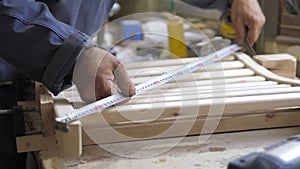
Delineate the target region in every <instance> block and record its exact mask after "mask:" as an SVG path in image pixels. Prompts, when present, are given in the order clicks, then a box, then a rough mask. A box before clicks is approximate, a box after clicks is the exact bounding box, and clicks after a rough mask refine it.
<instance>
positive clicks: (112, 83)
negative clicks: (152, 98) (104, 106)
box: [95, 52, 135, 100]
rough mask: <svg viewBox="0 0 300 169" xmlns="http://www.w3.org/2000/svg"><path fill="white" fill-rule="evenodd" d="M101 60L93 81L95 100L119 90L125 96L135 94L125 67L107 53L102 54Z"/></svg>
mask: <svg viewBox="0 0 300 169" xmlns="http://www.w3.org/2000/svg"><path fill="white" fill-rule="evenodd" d="M102 57H103V59H102V60H101V63H100V64H99V68H98V71H97V75H96V79H95V92H96V99H97V100H99V99H102V98H105V97H108V96H110V95H112V94H116V93H117V92H118V90H120V91H121V92H122V93H123V94H125V95H126V96H133V95H134V94H135V87H134V85H133V83H132V82H131V80H130V78H129V76H128V74H127V71H126V69H125V67H124V66H123V65H122V64H121V62H120V61H119V60H118V59H116V58H115V57H114V56H113V55H111V54H109V53H107V52H106V53H105V54H103V53H102Z"/></svg>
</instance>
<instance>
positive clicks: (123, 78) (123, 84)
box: [114, 62, 136, 96]
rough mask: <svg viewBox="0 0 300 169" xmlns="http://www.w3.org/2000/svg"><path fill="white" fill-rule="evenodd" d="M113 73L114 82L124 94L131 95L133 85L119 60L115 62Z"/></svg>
mask: <svg viewBox="0 0 300 169" xmlns="http://www.w3.org/2000/svg"><path fill="white" fill-rule="evenodd" d="M114 75H115V79H116V83H117V85H118V87H119V89H120V90H121V92H122V93H124V94H125V95H126V96H133V95H134V94H135V91H136V89H135V86H134V84H133V83H132V81H131V80H130V78H129V76H128V74H127V71H126V70H125V68H124V66H123V65H122V64H121V63H120V62H118V63H116V69H115V72H114Z"/></svg>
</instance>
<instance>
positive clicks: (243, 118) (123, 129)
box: [83, 109, 300, 145]
mask: <svg viewBox="0 0 300 169" xmlns="http://www.w3.org/2000/svg"><path fill="white" fill-rule="evenodd" d="M299 112H300V111H299V109H292V110H279V111H270V112H264V113H257V114H252V115H243V114H241V115H234V116H227V117H223V118H222V119H220V118H208V119H205V118H197V119H196V120H183V121H176V122H174V121H171V120H170V121H166V122H152V123H140V124H139V123H136V124H135V125H132V124H130V125H118V126H113V129H114V130H115V131H117V132H120V133H122V134H123V135H124V136H128V137H118V136H116V135H112V134H111V132H112V131H111V128H103V127H101V126H94V128H89V129H86V130H85V131H86V132H87V134H86V135H84V137H83V144H84V145H91V144H95V143H97V144H105V143H113V142H123V141H134V140H146V139H155V138H164V137H173V136H174V133H176V136H185V135H187V134H188V135H195V134H199V133H201V134H208V133H212V132H213V133H220V132H229V131H230V132H232V131H244V130H253V129H267V128H274V127H287V126H299V125H300V121H299V120H298V119H299V118H300V113H299ZM219 120H220V121H219ZM216 122H219V123H218V125H217V128H216V129H215V130H214V128H209V127H208V126H206V127H208V129H205V128H203V127H204V124H205V123H206V124H210V123H211V124H215V123H216ZM175 123H176V126H180V127H176V128H173V129H171V130H170V132H165V133H162V132H164V131H165V130H167V129H170V126H172V125H175ZM193 123H194V124H193ZM190 124H193V125H192V127H191V128H190ZM211 127H213V126H211ZM186 128H188V132H187V130H186ZM89 136H92V139H91V138H89Z"/></svg>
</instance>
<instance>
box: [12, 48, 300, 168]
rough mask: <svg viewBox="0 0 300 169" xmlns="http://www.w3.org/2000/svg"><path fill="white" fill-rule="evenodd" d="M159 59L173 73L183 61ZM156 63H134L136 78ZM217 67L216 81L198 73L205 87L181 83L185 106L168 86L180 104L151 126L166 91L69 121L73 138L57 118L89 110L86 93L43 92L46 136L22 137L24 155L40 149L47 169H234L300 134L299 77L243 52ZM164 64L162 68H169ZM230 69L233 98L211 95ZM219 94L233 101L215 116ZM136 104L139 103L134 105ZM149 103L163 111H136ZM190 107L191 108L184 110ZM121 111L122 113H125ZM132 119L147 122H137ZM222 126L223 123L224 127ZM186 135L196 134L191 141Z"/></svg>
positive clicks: (171, 97)
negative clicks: (235, 163) (236, 162)
mask: <svg viewBox="0 0 300 169" xmlns="http://www.w3.org/2000/svg"><path fill="white" fill-rule="evenodd" d="M193 59H194V58H188V59H182V60H181V63H185V62H187V61H189V62H191V61H194V60H193ZM158 62H159V63H163V64H166V63H167V64H168V65H165V68H166V70H167V69H169V68H170V67H171V68H172V69H174V65H170V64H171V63H173V62H175V61H174V60H167V61H164V62H160V61H152V62H151V64H153V65H158ZM266 63H267V62H266ZM151 64H150V62H145V63H144V65H143V63H138V64H137V63H132V64H131V65H130V63H128V64H126V67H127V68H128V72H129V74H134V71H133V70H139V69H140V68H135V67H134V66H136V65H138V66H139V67H140V66H148V67H149V66H151ZM174 64H177V63H174ZM215 64H220V65H221V68H222V70H220V69H219V68H220V67H218V66H215V65H214V64H212V65H210V69H212V70H214V71H212V72H215V73H211V75H215V76H216V77H215V76H207V74H206V72H203V71H204V70H200V71H199V72H195V73H194V74H195V77H197V81H196V82H197V85H195V83H192V85H190V79H189V78H182V79H180V81H179V82H181V83H182V84H185V85H184V86H183V88H181V90H183V89H185V90H184V91H186V93H184V94H185V95H183V96H185V99H182V98H179V100H180V101H181V102H182V105H181V104H177V103H178V101H177V100H174V98H175V99H177V97H174V95H175V94H176V93H174V91H176V90H177V89H176V88H175V89H174V87H173V88H172V86H174V85H176V84H174V83H170V84H165V85H163V86H161V87H162V88H163V91H164V93H169V95H167V96H166V97H165V99H166V101H167V102H168V103H172V104H169V105H172V106H169V107H168V106H166V108H165V109H164V112H163V114H162V115H161V116H159V117H158V119H156V120H154V121H150V122H149V119H150V120H151V118H150V117H151V115H155V113H156V112H157V109H159V108H161V106H160V104H161V103H162V102H163V99H161V97H158V96H159V94H160V93H156V94H158V96H157V95H153V94H155V93H151V94H152V95H151V96H152V97H153V98H155V100H154V102H153V103H152V102H150V103H148V95H145V96H143V95H141V96H138V97H136V98H132V99H130V100H129V101H128V102H127V103H123V104H121V105H116V106H114V107H112V108H110V109H106V110H104V111H101V112H97V113H94V114H91V115H89V116H87V117H85V118H81V119H80V121H79V120H76V121H73V122H71V123H69V124H68V126H69V127H70V131H69V132H68V133H63V132H59V131H54V128H53V121H54V117H55V116H56V117H61V115H62V114H63V113H69V112H71V111H73V110H74V109H77V108H78V107H80V106H84V104H85V103H83V102H82V101H81V100H79V99H80V98H79V94H78V93H76V91H75V90H72V89H68V90H66V91H64V92H62V93H61V94H62V96H64V97H61V96H60V97H57V98H56V97H54V98H52V97H51V96H50V95H47V94H46V95H45V94H41V95H40V96H41V97H40V101H39V103H40V109H41V123H42V124H43V125H42V129H41V133H37V134H35V135H27V136H22V137H18V138H17V144H18V150H19V151H20V152H26V151H37V150H39V151H37V152H36V157H37V158H39V160H38V161H39V162H40V168H42V169H50V168H59V169H60V168H67V169H68V168H70V169H75V168H88V169H90V168H97V169H98V168H213V169H214V168H216V169H217V168H226V167H227V164H228V162H229V161H231V160H233V159H235V158H238V157H241V156H243V155H245V154H248V153H250V152H252V151H255V150H257V149H260V148H262V147H265V146H268V145H271V144H274V143H276V142H278V141H280V140H283V139H286V138H288V137H291V136H293V135H297V134H299V131H300V130H299V128H300V127H299V126H300V121H299V117H300V114H299V112H300V111H299V103H300V95H299V94H300V88H299V87H298V86H300V84H299V83H300V82H299V80H295V79H287V78H283V77H281V76H277V75H275V74H273V73H271V72H270V71H268V70H266V69H265V68H263V67H262V66H260V65H258V64H257V63H255V62H254V61H253V60H252V59H251V58H249V56H247V55H245V54H243V53H236V54H235V55H234V56H231V57H227V58H226V60H223V61H222V62H219V63H215ZM130 66H131V67H130ZM159 67H160V68H161V67H162V65H159ZM223 69H224V70H223ZM222 72H223V73H224V76H225V77H224V79H225V80H226V81H225V82H226V90H225V91H226V92H224V91H223V90H222V91H221V92H224V94H225V95H224V94H223V93H219V94H218V93H216V94H215V95H211V94H210V93H207V92H211V91H209V88H208V87H210V86H209V85H208V84H210V83H208V82H209V81H210V80H208V79H215V81H217V82H219V81H220V77H219V75H220V74H222ZM145 73H148V74H149V72H148V71H147V72H144V74H140V77H136V78H134V83H136V84H138V83H141V82H144V81H147V80H145V78H148V77H147V76H149V75H148V74H145ZM150 73H151V74H150V75H151V77H152V76H154V75H156V74H155V73H157V72H153V71H150ZM159 73H161V72H159ZM158 75H159V74H158ZM224 79H223V80H222V79H221V80H222V83H221V84H219V85H216V86H219V87H222V84H224ZM220 85H221V86H220ZM193 87H194V88H193ZM217 89H219V88H217ZM220 89H222V88H220ZM273 89H274V90H273ZM195 91H199V92H200V94H199V95H197V97H186V95H192V96H194V95H195V94H194V93H195ZM178 95H181V93H179V94H178ZM175 96H176V95H175ZM214 97H216V98H219V97H225V98H226V99H225V105H226V106H225V108H224V109H223V110H222V112H223V111H224V114H216V113H215V114H213V115H214V116H211V115H210V114H208V110H209V107H210V101H211V100H210V99H212V98H214ZM66 98H68V99H69V100H66ZM159 99H160V100H159ZM191 99H192V100H194V101H195V102H192V101H191ZM161 100H162V101H161ZM144 101H145V103H144ZM75 103H76V104H75ZM131 103H132V104H134V105H137V106H136V107H131V106H132V105H130V104H131ZM146 103H147V105H148V104H153V105H156V107H150V108H152V109H150V110H151V111H150V112H147V113H146V114H145V113H144V112H142V113H141V112H140V111H137V110H136V109H135V108H141V110H144V107H147V105H146ZM140 105H142V106H140ZM145 105H146V106H145ZM167 105H168V104H167ZM76 106H78V107H76ZM200 106H201V108H199V109H197V111H196V114H195V115H197V116H196V117H197V118H193V117H194V116H190V115H192V114H191V113H192V112H191V111H190V110H192V108H195V107H196V108H197V107H200ZM177 108H178V109H179V110H180V111H179V110H177ZM183 108H188V109H184V110H185V111H181V109H183ZM120 110H122V114H120V112H118V111H120ZM176 112H179V113H176ZM124 113H126V114H124ZM124 115H131V116H128V117H133V116H134V117H138V118H140V119H137V120H129V119H127V118H125V117H126V116H124ZM102 116H104V117H105V119H103V118H102ZM99 117H101V118H99ZM104 120H106V121H107V122H109V125H110V127H107V126H105V125H104V122H105V121H104ZM145 120H146V121H145ZM147 120H148V121H147ZM174 120H176V121H174ZM177 120H178V121H177ZM215 122H218V123H217V125H215V124H216V123H215ZM207 124H208V125H207ZM170 125H176V126H177V128H174V129H173V130H172V132H169V133H166V134H165V133H163V135H162V134H160V133H162V132H164V130H168V129H169V126H170ZM187 125H192V126H190V127H191V128H187V129H190V130H185V129H186V127H187ZM292 126H293V128H291V127H292ZM295 126H297V127H295ZM214 127H215V128H214ZM283 127H285V128H283ZM275 128H277V129H275ZM279 128H280V129H279ZM112 129H113V130H112ZM210 129H215V130H213V131H211V130H210ZM258 129H260V130H258ZM266 129H268V130H266ZM113 131H119V132H120V133H122V134H123V135H122V136H128V137H116V136H114V134H113V133H112V132H113ZM199 134H200V137H199ZM210 134H212V136H211V135H210ZM186 135H188V136H187V137H185V136H186ZM210 136H211V137H210ZM199 138H200V141H201V142H199ZM96 143H97V144H98V146H97V145H96ZM99 145H100V146H99ZM100 147H101V148H100ZM66 157H69V158H66Z"/></svg>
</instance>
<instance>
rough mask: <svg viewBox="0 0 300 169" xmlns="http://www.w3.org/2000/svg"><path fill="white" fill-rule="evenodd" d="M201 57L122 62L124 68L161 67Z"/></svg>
mask: <svg viewBox="0 0 300 169" xmlns="http://www.w3.org/2000/svg"><path fill="white" fill-rule="evenodd" d="M199 59H201V58H196V57H193V58H185V59H166V60H154V61H145V62H130V63H124V65H125V67H126V69H139V68H147V67H149V68H151V67H162V66H174V65H184V64H188V63H191V62H195V61H196V60H199ZM234 59H235V58H234V57H233V56H227V57H226V58H223V61H232V60H234Z"/></svg>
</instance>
